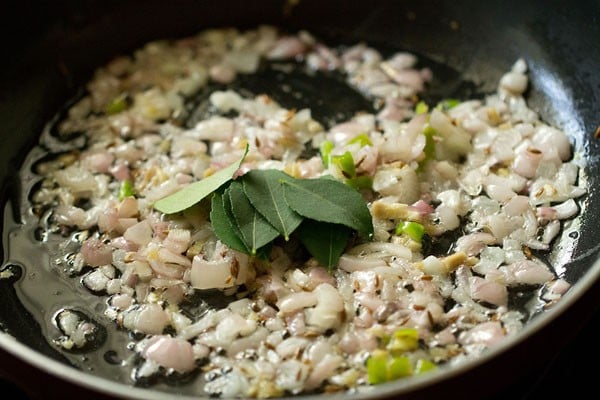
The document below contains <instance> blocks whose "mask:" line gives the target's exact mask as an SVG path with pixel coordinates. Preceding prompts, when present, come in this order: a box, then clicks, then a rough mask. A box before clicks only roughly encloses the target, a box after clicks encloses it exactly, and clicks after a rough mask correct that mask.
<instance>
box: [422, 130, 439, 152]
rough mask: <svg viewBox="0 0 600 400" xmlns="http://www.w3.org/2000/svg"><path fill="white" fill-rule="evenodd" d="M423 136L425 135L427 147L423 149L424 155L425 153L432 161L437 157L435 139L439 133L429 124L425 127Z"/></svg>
mask: <svg viewBox="0 0 600 400" xmlns="http://www.w3.org/2000/svg"><path fill="white" fill-rule="evenodd" d="M423 134H424V135H425V147H423V153H425V158H426V159H432V158H434V157H435V141H434V139H433V137H434V136H435V135H436V134H437V132H436V131H435V129H433V128H432V127H431V125H429V124H427V125H425V129H423Z"/></svg>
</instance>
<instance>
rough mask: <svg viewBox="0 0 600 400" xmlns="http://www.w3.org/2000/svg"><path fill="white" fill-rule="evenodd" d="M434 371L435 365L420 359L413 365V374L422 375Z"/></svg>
mask: <svg viewBox="0 0 600 400" xmlns="http://www.w3.org/2000/svg"><path fill="white" fill-rule="evenodd" d="M434 369H437V365H435V364H434V363H432V362H431V361H429V360H425V359H422V358H420V359H418V360H417V363H416V365H415V374H422V373H423V372H427V371H432V370H434Z"/></svg>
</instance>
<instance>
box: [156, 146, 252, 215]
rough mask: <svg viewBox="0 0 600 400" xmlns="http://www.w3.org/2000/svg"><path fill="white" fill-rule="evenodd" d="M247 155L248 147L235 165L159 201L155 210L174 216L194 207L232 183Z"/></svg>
mask: <svg viewBox="0 0 600 400" xmlns="http://www.w3.org/2000/svg"><path fill="white" fill-rule="evenodd" d="M247 153H248V146H246V150H245V151H244V155H242V157H241V158H240V159H239V160H237V161H236V162H234V163H233V164H231V165H229V166H228V167H225V168H223V169H221V170H219V171H217V172H215V173H214V174H213V175H210V176H208V177H206V178H204V179H202V180H200V181H198V182H194V183H192V184H190V185H188V186H186V187H184V188H183V189H181V190H179V191H178V192H175V193H173V194H171V195H169V196H167V197H165V198H162V199H160V200H158V201H157V202H156V203H154V208H155V209H157V210H158V211H160V212H163V213H165V214H173V213H176V212H180V211H183V210H185V209H186V208H189V207H191V206H193V205H194V204H196V203H198V202H199V201H200V200H202V199H203V198H205V197H206V196H208V195H209V194H211V193H212V192H214V191H215V190H217V189H218V188H219V187H221V186H222V185H223V184H225V183H227V182H228V181H230V180H231V179H232V178H233V175H234V174H235V173H236V171H237V170H238V169H239V168H240V165H241V164H242V161H244V158H245V157H246V154H247Z"/></svg>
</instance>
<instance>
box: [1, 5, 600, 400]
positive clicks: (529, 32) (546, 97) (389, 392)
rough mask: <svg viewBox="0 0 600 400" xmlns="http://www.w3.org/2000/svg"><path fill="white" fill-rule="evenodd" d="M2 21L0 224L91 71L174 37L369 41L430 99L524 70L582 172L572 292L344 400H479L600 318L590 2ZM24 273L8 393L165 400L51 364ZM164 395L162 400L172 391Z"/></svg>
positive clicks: (8, 15)
mask: <svg viewBox="0 0 600 400" xmlns="http://www.w3.org/2000/svg"><path fill="white" fill-rule="evenodd" d="M1 7H2V10H1V12H0V15H1V17H0V18H1V19H2V20H1V21H0V23H1V24H0V25H1V28H0V29H2V31H0V32H1V33H2V36H1V37H2V41H3V46H2V49H1V50H0V60H2V61H1V62H2V67H0V68H1V69H0V137H1V138H2V146H0V174H1V177H0V182H2V197H3V202H2V204H5V202H6V201H7V200H13V202H12V203H11V202H9V203H7V204H8V206H7V207H3V208H1V209H0V210H3V213H4V214H3V217H4V218H8V217H9V216H10V215H11V214H15V213H16V214H18V209H16V207H14V204H13V203H14V200H15V199H17V198H18V197H19V196H21V195H26V193H24V192H25V189H24V188H26V187H27V184H26V182H22V181H20V178H19V177H18V176H17V174H16V171H17V170H18V167H19V166H20V165H22V163H23V161H24V157H25V155H26V153H27V151H28V149H30V148H31V147H32V146H34V145H35V143H36V140H37V137H38V136H39V134H40V133H41V132H42V130H43V129H44V126H45V124H46V123H47V122H48V121H50V120H51V119H52V118H53V116H54V115H55V114H56V112H57V110H60V109H61V107H62V106H63V105H64V104H65V103H66V102H67V101H68V100H69V99H72V98H73V97H74V96H76V95H77V93H78V91H79V90H80V87H81V85H82V83H84V82H85V81H86V80H87V79H89V77H90V76H91V73H92V72H93V70H94V68H95V67H97V66H99V65H102V64H103V63H105V62H107V61H108V60H110V58H112V57H113V56H114V55H116V54H123V53H127V52H128V51H131V50H133V49H135V48H136V47H137V46H139V45H142V44H143V43H145V42H147V41H148V40H153V39H159V38H176V37H181V36H185V35H190V34H194V33H196V32H198V31H200V30H202V29H205V28H208V27H220V26H235V27H238V28H241V29H244V28H253V27H255V26H257V25H259V24H264V23H267V24H273V25H276V26H279V27H281V28H283V29H286V30H289V31H292V32H295V31H297V30H298V29H306V30H308V31H310V32H312V33H313V34H315V35H316V36H317V37H319V38H321V39H323V40H325V42H327V43H331V44H337V43H355V42H358V41H365V42H367V43H369V44H373V45H375V46H376V47H380V48H382V49H390V50H392V49H402V50H407V51H411V52H414V53H416V54H418V55H419V56H420V57H421V59H422V60H425V61H423V62H424V64H425V65H427V66H430V67H431V68H432V69H433V72H434V75H435V80H434V81H433V83H432V90H431V91H430V93H431V94H430V96H433V97H432V98H435V96H438V97H443V96H446V97H447V96H461V97H467V96H481V95H482V94H485V93H489V92H492V91H493V90H494V88H495V85H496V82H497V81H498V79H499V77H500V76H501V74H502V73H503V72H504V71H506V70H508V69H509V67H510V65H511V64H512V63H513V62H514V61H515V60H516V59H518V58H524V59H525V60H526V61H527V63H528V65H529V68H530V82H531V84H530V86H531V87H530V90H529V92H528V93H527V96H528V101H529V104H530V105H531V106H532V107H533V108H535V109H536V110H537V111H538V112H539V113H540V114H541V116H542V118H543V119H544V120H546V121H547V122H549V123H551V124H555V125H557V126H559V127H561V128H562V129H564V130H565V131H566V132H567V134H568V135H569V137H570V139H571V140H572V142H573V145H574V150H575V152H576V154H577V155H578V156H579V157H582V158H583V159H584V160H585V165H584V167H583V176H585V178H586V180H587V185H588V189H589V192H588V194H587V195H586V196H585V198H583V199H582V200H581V201H580V206H581V207H582V210H583V212H582V215H581V216H580V217H579V218H578V219H577V220H576V222H575V223H576V224H578V228H577V233H578V234H577V235H576V237H574V236H575V235H571V236H566V235H563V236H561V238H560V239H559V240H558V242H557V243H556V244H555V250H554V251H553V252H552V254H550V256H549V258H550V259H551V260H552V261H553V263H555V264H557V265H558V270H559V271H560V274H561V276H562V277H563V278H564V279H566V280H567V281H569V282H570V283H572V284H573V287H572V288H571V290H570V291H569V292H568V293H567V294H566V295H565V297H564V298H563V299H562V300H561V301H560V302H559V303H558V304H557V305H556V306H555V307H553V308H552V309H550V310H549V311H547V312H544V313H542V314H541V315H538V316H537V317H536V318H534V319H532V321H530V322H529V323H528V325H527V326H526V328H525V330H524V331H523V332H522V333H521V334H519V335H518V336H517V337H513V338H510V339H508V340H506V341H505V342H504V343H502V344H501V345H500V346H498V347H496V348H494V349H492V350H491V351H489V352H488V353H486V354H485V355H484V356H483V357H481V358H480V359H479V360H477V361H474V362H469V363H466V364H463V365H461V366H460V367H458V368H454V369H451V370H443V371H438V372H434V373H431V374H429V375H427V376H423V377H419V378H415V379H410V380H404V381H396V382H393V383H391V384H387V385H382V386H377V387H375V388H374V389H373V391H371V392H368V393H366V394H357V395H355V396H354V397H355V398H364V397H374V398H384V397H394V396H397V395H400V394H402V395H403V396H404V397H403V398H427V396H436V397H439V396H440V395H441V394H442V395H443V396H444V397H445V398H464V397H465V396H467V395H468V396H469V398H478V397H483V396H486V395H489V394H490V393H494V392H495V391H497V390H498V389H500V388H502V387H505V386H506V385H509V384H510V383H512V382H514V381H516V380H517V379H518V378H519V377H521V376H525V375H526V374H527V373H528V372H530V371H532V370H534V369H535V368H541V367H542V366H543V365H544V364H545V363H547V362H548V361H549V360H550V359H551V358H552V357H553V356H554V355H555V354H556V352H557V351H558V350H559V349H561V348H562V347H563V346H564V345H565V343H567V341H569V340H570V339H572V338H573V337H574V335H575V334H576V333H577V332H578V330H579V329H580V328H581V327H582V326H583V325H584V323H585V322H586V321H587V320H588V319H589V317H590V316H591V315H593V313H594V312H596V311H597V310H598V308H599V304H600V296H599V291H600V285H599V281H600V262H599V261H598V259H599V253H600V244H599V243H598V239H597V238H598V226H600V192H599V190H600V189H599V188H600V165H599V164H600V148H599V147H600V143H599V142H600V139H599V138H595V137H594V133H595V132H597V128H598V124H600V113H599V112H598V111H599V110H600V74H599V73H597V69H598V65H600V46H598V45H597V43H598V40H599V39H600V23H599V22H600V4H599V3H598V2H595V1H576V2H566V1H565V2H561V1H528V2H523V1H503V2H480V1H463V0H453V1H447V2H445V1H428V2H424V1H377V2H365V1H308V0H301V1H262V2H260V3H258V4H256V2H247V1H172V2H161V1H155V0H146V1H128V2H126V1H114V0H103V1H94V0H87V1H76V0H72V1H54V2H48V4H45V3H44V4H39V3H37V2H27V1H24V2H23V1H21V2H13V1H8V2H4V5H3V6H1ZM326 92H328V91H327V90H321V91H320V93H324V94H325V95H326V96H325V100H326V102H325V104H332V105H331V107H334V109H335V107H337V109H339V108H340V107H341V108H343V107H344V105H343V104H342V105H341V106H340V105H337V106H336V105H335V104H337V103H335V102H336V98H335V96H332V95H328V96H329V97H327V93H326ZM318 93H319V92H317V94H313V95H318ZM333 93H334V94H335V91H333ZM337 100H339V98H338V99H337ZM11 204H13V206H12V207H11ZM6 234H7V232H3V242H5V241H6ZM4 245H5V243H4ZM4 252H5V253H6V247H5V246H4ZM4 256H5V257H6V254H4ZM3 265H4V264H3ZM34 267H35V266H24V267H23V268H22V269H19V271H18V272H19V273H18V274H17V276H16V278H15V279H12V280H3V281H1V282H2V283H1V285H0V327H1V328H2V331H3V332H5V334H2V335H0V348H2V354H1V356H2V359H0V364H2V365H3V368H2V370H4V371H3V372H4V375H5V376H7V377H8V379H11V380H13V381H15V382H17V383H18V384H19V385H21V387H22V388H23V389H24V390H25V391H27V392H28V393H29V394H30V395H32V396H40V397H44V398H46V397H49V396H52V395H58V394H60V395H63V396H64V395H67V396H69V395H72V394H91V393H93V396H94V397H95V398H101V397H124V398H146V399H151V398H162V397H164V396H165V393H164V392H162V390H163V388H161V387H159V388H155V389H153V390H151V389H143V388H133V387H131V386H129V385H127V384H123V383H118V382H113V381H111V380H110V379H109V378H106V377H98V376H96V375H95V372H94V371H95V370H94V367H93V366H90V365H89V364H85V363H83V364H82V363H79V365H86V367H85V368H81V367H80V368H74V367H73V366H72V365H71V364H73V362H72V360H71V361H69V360H67V359H66V358H65V357H64V355H62V354H61V353H59V352H58V351H56V349H55V347H53V345H51V344H50V343H49V342H48V341H47V340H46V338H45V337H44V335H43V333H42V329H41V327H40V324H39V322H38V320H37V318H36V317H39V315H40V310H39V309H34V308H32V307H30V306H29V307H28V304H27V302H26V301H24V297H23V291H22V285H23V282H24V281H26V280H27V279H28V278H30V277H31V274H32V273H35V269H34ZM37 268H43V267H40V266H37ZM586 348H587V349H588V354H589V357H593V355H594V354H596V355H597V354H598V344H594V343H589V344H588V345H587V346H586ZM81 357H85V356H84V355H82V356H81ZM8 363H10V364H8ZM34 376H35V377H36V378H34ZM34 379H36V380H34ZM32 382H39V384H38V383H36V384H35V385H32ZM44 385H52V386H51V387H44ZM165 390H167V391H168V392H169V393H171V394H172V393H177V392H178V390H179V388H178V387H172V386H171V387H168V388H166V389H165ZM318 397H319V396H317V398H318ZM328 397H334V398H342V395H335V394H333V395H328ZM182 398H183V395H182ZM309 398H310V396H309ZM343 398H349V395H347V394H346V395H343Z"/></svg>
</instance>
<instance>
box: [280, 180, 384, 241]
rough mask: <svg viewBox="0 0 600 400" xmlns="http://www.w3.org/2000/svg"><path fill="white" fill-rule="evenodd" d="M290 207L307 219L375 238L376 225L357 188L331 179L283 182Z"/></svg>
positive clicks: (286, 199)
mask: <svg viewBox="0 0 600 400" xmlns="http://www.w3.org/2000/svg"><path fill="white" fill-rule="evenodd" d="M283 187H284V196H285V201H286V202H287V204H288V205H289V206H290V207H291V208H292V209H293V210H294V211H296V212H297V213H298V214H300V215H301V216H303V217H305V218H310V219H314V220H316V221H321V222H329V223H332V224H341V225H345V226H347V227H348V228H351V229H354V230H356V231H358V232H359V233H360V234H361V236H363V237H364V238H369V239H370V238H371V237H372V236H373V221H372V219H371V213H370V212H369V209H368V207H367V205H366V203H365V200H364V199H363V197H362V196H361V194H360V193H358V192H357V191H356V190H354V189H353V188H351V187H349V186H347V185H345V184H343V183H341V182H339V181H336V180H331V179H293V180H285V181H283Z"/></svg>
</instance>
